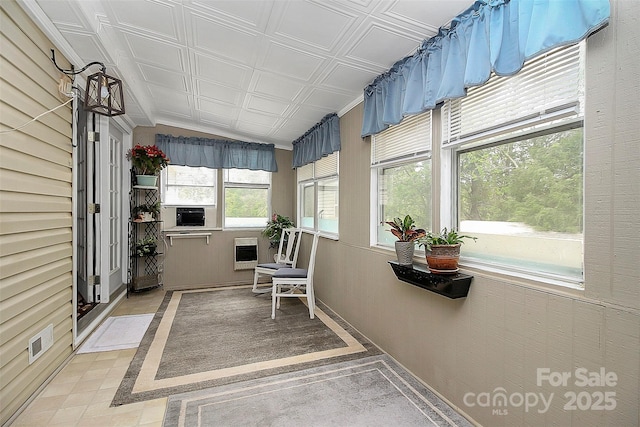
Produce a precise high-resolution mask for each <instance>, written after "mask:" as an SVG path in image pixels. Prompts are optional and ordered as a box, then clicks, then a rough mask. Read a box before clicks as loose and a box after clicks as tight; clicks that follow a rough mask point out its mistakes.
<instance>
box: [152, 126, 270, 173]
mask: <svg viewBox="0 0 640 427" xmlns="http://www.w3.org/2000/svg"><path fill="white" fill-rule="evenodd" d="M156 145H157V146H158V148H160V149H161V150H162V151H164V153H165V154H166V155H167V156H168V157H169V159H170V160H171V164H172V165H180V166H195V167H197V166H206V167H209V168H214V169H234V168H235V169H251V170H264V171H268V172H277V171H278V165H277V164H276V155H275V146H274V145H273V144H258V143H255V142H241V141H227V140H223V139H209V138H196V137H185V136H173V135H161V134H156Z"/></svg>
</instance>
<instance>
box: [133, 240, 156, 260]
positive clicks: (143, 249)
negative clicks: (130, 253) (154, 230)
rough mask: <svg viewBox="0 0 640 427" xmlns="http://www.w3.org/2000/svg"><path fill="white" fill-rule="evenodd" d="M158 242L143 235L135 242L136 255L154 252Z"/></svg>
mask: <svg viewBox="0 0 640 427" xmlns="http://www.w3.org/2000/svg"><path fill="white" fill-rule="evenodd" d="M157 247H158V242H157V241H156V239H154V238H153V237H145V238H144V239H141V240H138V242H137V243H136V255H137V256H147V255H153V254H155V253H156V249H157Z"/></svg>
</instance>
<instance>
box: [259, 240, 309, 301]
mask: <svg viewBox="0 0 640 427" xmlns="http://www.w3.org/2000/svg"><path fill="white" fill-rule="evenodd" d="M300 237H301V230H300V229H299V228H285V229H284V230H282V235H281V236H280V244H279V245H278V253H277V254H276V255H275V257H274V258H275V259H274V261H275V262H272V263H266V264H258V265H257V266H256V268H255V270H254V273H253V289H252V290H253V293H255V294H263V293H267V292H270V291H271V289H270V288H263V289H258V279H260V276H267V275H268V276H273V274H274V273H275V272H276V271H278V270H279V269H281V268H286V267H291V268H295V267H296V262H297V261H298V252H299V251H300Z"/></svg>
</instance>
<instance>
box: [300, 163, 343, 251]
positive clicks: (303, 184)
mask: <svg viewBox="0 0 640 427" xmlns="http://www.w3.org/2000/svg"><path fill="white" fill-rule="evenodd" d="M332 155H335V156H336V160H335V164H336V166H335V173H330V174H328V175H321V176H319V177H316V173H317V172H316V166H317V165H316V163H317V162H320V161H322V159H320V160H318V161H316V162H313V163H309V164H307V165H305V166H302V167H300V168H297V169H296V187H297V201H298V202H297V205H298V206H297V209H296V211H297V223H298V227H299V228H301V229H303V230H309V231H312V232H317V233H319V235H320V236H322V237H326V238H329V239H333V240H339V238H340V152H339V151H334V152H333V153H331V154H330V156H332ZM323 159H324V158H323ZM309 166H310V167H311V175H310V177H308V178H304V179H300V178H299V173H300V171H301V169H302V168H304V167H309ZM329 180H336V181H337V183H338V211H337V213H338V215H337V218H338V231H337V232H336V233H333V232H331V231H327V230H323V229H320V218H319V212H318V208H319V206H318V194H319V191H318V184H319V183H321V182H323V181H329ZM305 188H312V189H313V227H306V226H303V224H302V219H303V218H305V216H304V207H305V205H304V197H303V196H304V189H305Z"/></svg>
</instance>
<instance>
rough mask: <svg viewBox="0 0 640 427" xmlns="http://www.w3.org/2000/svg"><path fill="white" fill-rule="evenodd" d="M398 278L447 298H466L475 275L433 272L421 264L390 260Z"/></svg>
mask: <svg viewBox="0 0 640 427" xmlns="http://www.w3.org/2000/svg"><path fill="white" fill-rule="evenodd" d="M389 264H391V268H393V272H394V273H395V274H396V277H397V278H398V280H402V281H403V282H407V283H410V284H412V285H414V286H418V287H420V288H422V289H426V290H428V291H431V292H435V293H437V294H440V295H444V296H445V297H447V298H452V299H456V298H465V297H466V296H467V294H468V293H469V287H470V286H471V280H472V279H473V276H469V275H468V274H462V273H456V274H433V273H431V272H430V271H429V269H428V268H427V267H423V266H421V265H417V264H413V265H400V264H398V263H397V262H396V261H389Z"/></svg>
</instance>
